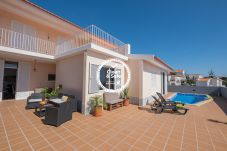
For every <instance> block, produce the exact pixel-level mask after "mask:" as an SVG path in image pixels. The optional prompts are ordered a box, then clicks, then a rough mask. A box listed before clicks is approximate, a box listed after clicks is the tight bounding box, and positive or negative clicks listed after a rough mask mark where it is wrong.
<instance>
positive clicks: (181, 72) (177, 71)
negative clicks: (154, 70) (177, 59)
mask: <svg viewBox="0 0 227 151" xmlns="http://www.w3.org/2000/svg"><path fill="white" fill-rule="evenodd" d="M175 74H176V75H181V76H185V71H184V70H182V69H181V70H175Z"/></svg>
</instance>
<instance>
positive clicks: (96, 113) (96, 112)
mask: <svg viewBox="0 0 227 151" xmlns="http://www.w3.org/2000/svg"><path fill="white" fill-rule="evenodd" d="M102 110H103V109H102V106H97V107H96V108H95V116H96V117H98V116H102Z"/></svg>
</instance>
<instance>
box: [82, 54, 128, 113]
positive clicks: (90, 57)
mask: <svg viewBox="0 0 227 151" xmlns="http://www.w3.org/2000/svg"><path fill="white" fill-rule="evenodd" d="M85 56H86V59H85V60H86V61H85V65H84V68H86V72H85V73H84V74H85V75H84V77H86V78H84V80H85V81H84V82H85V83H84V89H83V90H84V99H83V102H82V104H83V105H82V106H83V107H82V110H83V109H84V110H83V111H82V112H83V113H84V114H89V113H90V110H91V106H90V98H91V97H92V96H95V95H101V96H102V95H103V92H104V91H103V90H100V91H99V92H97V93H92V94H89V92H88V89H89V73H90V72H89V71H90V69H89V67H90V64H95V65H100V64H102V63H103V62H104V61H105V60H107V59H110V58H111V57H110V56H107V55H103V54H99V53H95V52H93V51H88V52H86V53H85ZM118 68H119V69H120V70H121V83H125V71H124V67H123V66H121V65H119V67H118Z"/></svg>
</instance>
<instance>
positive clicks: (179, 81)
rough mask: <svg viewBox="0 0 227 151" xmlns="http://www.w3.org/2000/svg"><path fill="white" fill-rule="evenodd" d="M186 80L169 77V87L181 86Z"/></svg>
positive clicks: (181, 77) (180, 77)
mask: <svg viewBox="0 0 227 151" xmlns="http://www.w3.org/2000/svg"><path fill="white" fill-rule="evenodd" d="M185 80H186V78H185V77H183V76H177V75H169V85H176V86H179V85H181V84H182V82H184V81H185Z"/></svg>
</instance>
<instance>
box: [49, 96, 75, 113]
mask: <svg viewBox="0 0 227 151" xmlns="http://www.w3.org/2000/svg"><path fill="white" fill-rule="evenodd" d="M63 96H65V97H66V98H67V101H70V102H71V109H72V112H77V111H78V110H77V107H78V105H77V104H78V102H79V101H78V100H77V99H76V98H75V96H73V95H68V94H63V93H59V95H58V96H55V97H51V98H50V102H53V103H55V104H61V103H63V102H65V101H63ZM67 101H66V102H67Z"/></svg>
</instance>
